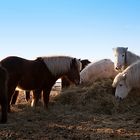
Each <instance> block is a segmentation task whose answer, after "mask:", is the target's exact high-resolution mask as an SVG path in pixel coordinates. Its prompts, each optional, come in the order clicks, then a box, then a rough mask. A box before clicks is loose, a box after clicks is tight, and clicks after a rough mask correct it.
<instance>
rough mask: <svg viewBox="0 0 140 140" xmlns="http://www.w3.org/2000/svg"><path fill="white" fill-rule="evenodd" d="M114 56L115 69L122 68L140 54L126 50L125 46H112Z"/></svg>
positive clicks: (139, 57)
mask: <svg viewBox="0 0 140 140" xmlns="http://www.w3.org/2000/svg"><path fill="white" fill-rule="evenodd" d="M113 53H114V56H115V62H114V67H115V69H116V70H124V69H125V68H127V67H128V66H129V65H131V64H132V63H134V62H135V61H137V60H138V59H140V56H138V55H136V54H134V53H132V52H130V51H128V48H125V47H116V48H113Z"/></svg>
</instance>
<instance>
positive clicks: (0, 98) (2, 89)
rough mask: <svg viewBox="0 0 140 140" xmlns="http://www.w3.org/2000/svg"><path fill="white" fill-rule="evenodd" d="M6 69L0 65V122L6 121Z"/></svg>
mask: <svg viewBox="0 0 140 140" xmlns="http://www.w3.org/2000/svg"><path fill="white" fill-rule="evenodd" d="M7 80H8V73H7V71H6V70H5V69H4V68H3V67H1V66H0V105H1V123H6V122H7V108H8V106H7V105H8V104H7V101H8V99H7Z"/></svg>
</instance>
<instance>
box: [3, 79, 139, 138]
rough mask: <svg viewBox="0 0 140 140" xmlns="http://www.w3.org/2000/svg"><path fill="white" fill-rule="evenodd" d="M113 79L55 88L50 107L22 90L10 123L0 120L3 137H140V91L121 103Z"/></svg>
mask: <svg viewBox="0 0 140 140" xmlns="http://www.w3.org/2000/svg"><path fill="white" fill-rule="evenodd" d="M111 83H112V80H111V79H109V80H102V81H97V82H96V83H94V85H90V86H79V87H71V88H69V89H65V90H63V91H61V93H59V92H58V91H54V90H53V91H52V93H51V97H50V103H49V109H48V110H45V109H44V108H43V105H42V102H40V103H39V105H38V106H37V107H36V108H31V107H30V103H27V102H26V101H25V97H24V94H23V93H20V97H19V99H18V101H17V103H16V105H14V106H12V113H9V114H8V123H7V124H0V140H15V139H16V140H129V139H130V140H139V139H140V94H139V92H138V91H137V90H135V91H132V92H131V93H130V94H129V95H128V97H127V98H126V99H125V100H123V101H122V102H120V103H118V102H117V101H116V100H115V97H114V94H113V90H112V87H111Z"/></svg>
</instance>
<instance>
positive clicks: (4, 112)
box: [0, 94, 8, 123]
mask: <svg viewBox="0 0 140 140" xmlns="http://www.w3.org/2000/svg"><path fill="white" fill-rule="evenodd" d="M7 101H8V100H7V95H4V94H3V97H2V98H1V100H0V103H1V123H6V122H7V109H8V102H7Z"/></svg>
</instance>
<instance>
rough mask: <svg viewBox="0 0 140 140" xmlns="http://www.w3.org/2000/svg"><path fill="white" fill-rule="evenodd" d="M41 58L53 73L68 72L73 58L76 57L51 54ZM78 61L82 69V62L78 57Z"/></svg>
mask: <svg viewBox="0 0 140 140" xmlns="http://www.w3.org/2000/svg"><path fill="white" fill-rule="evenodd" d="M41 58H42V60H43V61H44V63H45V64H46V66H47V68H48V69H49V70H50V72H51V73H52V74H53V75H57V74H61V73H64V72H67V71H68V70H69V69H70V67H71V62H72V59H74V58H73V57H70V56H50V57H41ZM76 62H77V65H78V68H79V71H80V69H81V65H82V64H81V62H80V60H78V59H76Z"/></svg>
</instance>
